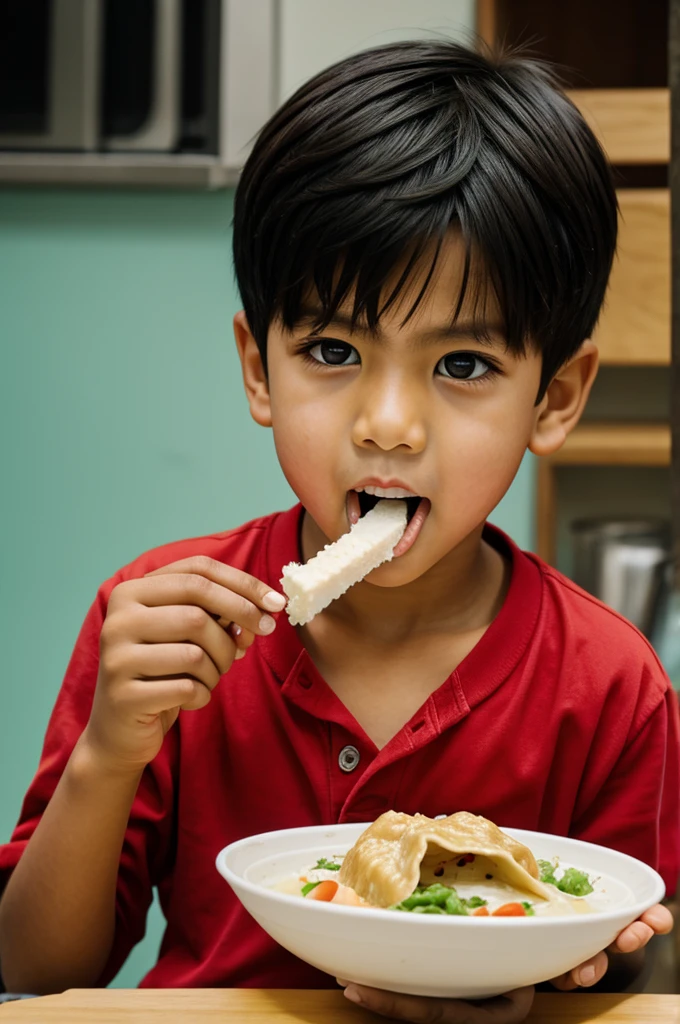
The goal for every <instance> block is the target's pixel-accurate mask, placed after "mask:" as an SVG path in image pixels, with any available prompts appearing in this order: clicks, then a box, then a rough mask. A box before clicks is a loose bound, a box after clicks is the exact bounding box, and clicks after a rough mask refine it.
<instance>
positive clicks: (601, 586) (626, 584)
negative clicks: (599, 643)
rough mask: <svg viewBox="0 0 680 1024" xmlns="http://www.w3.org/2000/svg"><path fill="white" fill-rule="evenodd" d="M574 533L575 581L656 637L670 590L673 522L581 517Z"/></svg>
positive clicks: (647, 634)
mask: <svg viewBox="0 0 680 1024" xmlns="http://www.w3.org/2000/svg"><path fill="white" fill-rule="evenodd" d="M572 539H573V553H574V563H573V571H572V574H571V576H572V579H573V580H574V582H575V583H577V584H578V585H579V586H581V587H583V589H584V590H587V591H588V592H589V593H591V594H593V595H594V596H595V597H598V598H599V599H600V600H601V601H604V603H605V604H608V605H609V606H610V607H611V608H614V609H615V610H616V611H618V612H620V613H621V615H623V616H625V618H627V619H629V620H630V621H631V622H632V623H634V625H636V626H637V627H638V629H640V630H641V631H642V632H643V633H644V634H645V635H646V636H648V637H650V636H651V635H652V634H653V632H654V627H655V624H656V621H657V617H658V614H659V612H660V610H661V609H662V607H663V605H664V601H665V598H666V595H667V591H668V583H669V580H668V565H669V560H670V549H671V535H670V524H669V523H667V522H664V521H660V520H659V521H657V520H630V521H627V520H606V519H599V520H598V519H588V520H579V521H577V522H575V523H573V524H572Z"/></svg>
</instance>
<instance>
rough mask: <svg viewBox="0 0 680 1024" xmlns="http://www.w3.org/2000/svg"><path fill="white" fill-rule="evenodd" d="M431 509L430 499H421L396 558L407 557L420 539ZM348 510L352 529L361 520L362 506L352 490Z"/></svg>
mask: <svg viewBox="0 0 680 1024" xmlns="http://www.w3.org/2000/svg"><path fill="white" fill-rule="evenodd" d="M378 500H380V499H378ZM391 500H396V499H391ZM431 508H432V503H431V502H430V499H429V498H423V497H421V498H420V501H419V502H418V505H417V508H416V510H415V512H414V513H413V515H412V516H411V517H410V519H409V521H408V523H407V525H406V529H405V530H404V533H403V534H402V537H401V539H400V540H399V542H398V543H397V545H396V547H395V549H394V554H393V557H394V558H399V557H400V556H401V555H405V554H406V552H407V551H408V550H409V549H410V548H412V547H413V545H414V544H415V542H416V540H417V538H418V535H419V534H420V531H421V530H422V528H423V525H424V523H425V520H426V519H427V517H428V515H429V513H430V509H431ZM346 509H347V519H348V521H349V524H350V527H352V526H354V524H355V523H358V522H359V520H360V519H361V505H360V503H359V495H358V493H357V491H355V490H350V491H348V492H347V499H346Z"/></svg>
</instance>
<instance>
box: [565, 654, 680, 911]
mask: <svg viewBox="0 0 680 1024" xmlns="http://www.w3.org/2000/svg"><path fill="white" fill-rule="evenodd" d="M658 673H661V674H662V675H663V673H662V671H661V669H660V667H659V669H658V670H657V674H658ZM582 796H583V797H584V799H583V800H581V801H579V803H580V804H581V806H580V807H579V808H578V814H577V816H576V818H575V821H574V825H573V828H572V829H571V830H570V834H571V835H572V836H574V837H575V838H576V839H584V840H586V841H588V842H591V843H599V844H600V845H602V846H609V847H612V848H613V849H616V850H621V851H622V852H623V853H628V854H630V855H631V856H633V857H637V858H638V859H639V860H642V861H644V862H645V863H646V864H649V865H650V866H651V867H653V868H655V869H656V870H657V871H658V872H659V874H660V875H661V876H662V878H663V880H664V882H665V883H666V894H667V896H669V897H670V896H673V895H674V894H675V892H676V889H677V885H678V874H679V872H680V713H679V711H678V699H677V695H676V694H675V692H674V691H673V690H672V689H671V688H670V685H669V684H667V685H666V687H665V694H664V697H663V698H662V700H661V701H660V702H658V703H657V704H656V706H655V707H654V708H653V710H652V711H651V712H650V713H649V714H647V715H646V717H645V719H644V721H643V722H642V724H641V725H637V724H635V725H634V726H633V727H632V728H631V731H630V733H629V735H628V737H627V742H626V744H625V746H624V748H623V751H622V752H621V754H620V756H619V758H618V760H617V761H616V764H615V765H614V766H613V767H612V768H611V769H610V770H609V771H608V774H607V776H606V778H605V779H604V780H603V781H602V783H601V784H600V785H599V786H598V789H597V792H596V793H595V794H593V793H590V794H588V793H587V792H586V793H583V794H582Z"/></svg>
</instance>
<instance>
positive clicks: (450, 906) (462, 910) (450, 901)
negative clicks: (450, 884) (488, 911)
mask: <svg viewBox="0 0 680 1024" xmlns="http://www.w3.org/2000/svg"><path fill="white" fill-rule="evenodd" d="M444 907H445V909H446V913H447V914H457V915H458V916H460V917H467V916H468V912H467V908H466V906H465V900H462V899H461V898H460V897H459V896H458V895H457V894H456V893H455V892H452V893H451V895H450V896H449V897H448V898H447V900H446V903H445V904H444Z"/></svg>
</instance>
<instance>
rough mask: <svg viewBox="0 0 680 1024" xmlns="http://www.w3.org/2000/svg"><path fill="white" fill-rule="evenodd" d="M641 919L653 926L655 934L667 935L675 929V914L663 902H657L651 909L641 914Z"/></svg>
mask: <svg viewBox="0 0 680 1024" xmlns="http://www.w3.org/2000/svg"><path fill="white" fill-rule="evenodd" d="M640 920H641V921H644V923H645V924H648V925H649V926H650V928H653V930H654V934H655V935H667V934H668V933H669V932H672V931H673V924H674V921H673V915H672V914H671V912H670V910H669V909H668V907H664V906H663V904H661V903H655V904H654V906H653V907H650V908H649V910H645V912H644V914H641V915H640Z"/></svg>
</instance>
